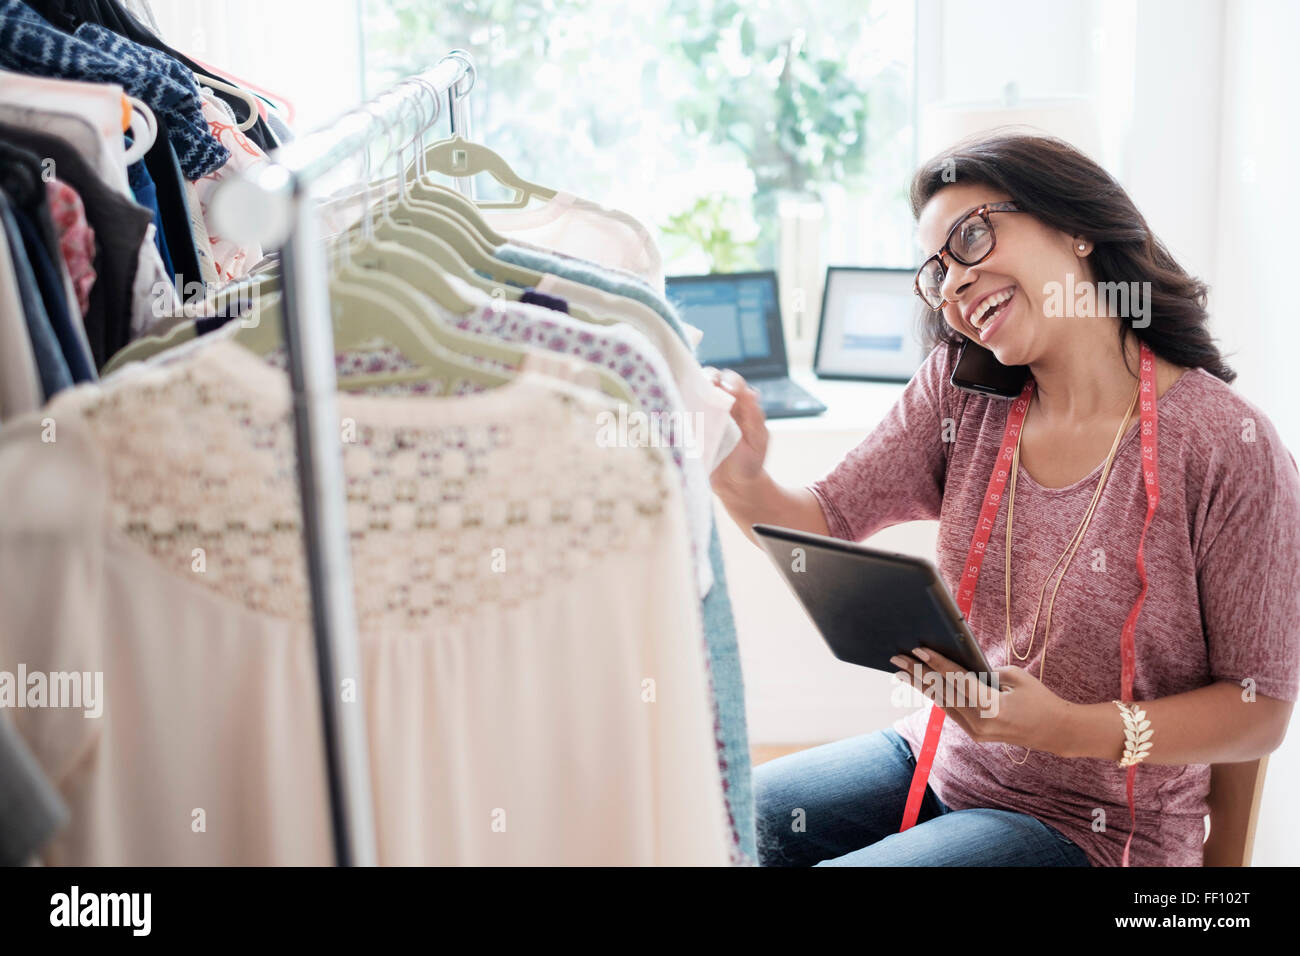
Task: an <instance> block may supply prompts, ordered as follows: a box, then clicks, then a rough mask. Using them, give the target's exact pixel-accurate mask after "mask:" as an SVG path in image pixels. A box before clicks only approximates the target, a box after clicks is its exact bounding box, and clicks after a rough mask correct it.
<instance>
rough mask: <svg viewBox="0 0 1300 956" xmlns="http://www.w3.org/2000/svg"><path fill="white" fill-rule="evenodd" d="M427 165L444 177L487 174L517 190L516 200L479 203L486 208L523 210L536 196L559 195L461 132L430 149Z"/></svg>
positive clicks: (541, 197) (426, 157)
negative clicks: (532, 180) (526, 177)
mask: <svg viewBox="0 0 1300 956" xmlns="http://www.w3.org/2000/svg"><path fill="white" fill-rule="evenodd" d="M424 164H425V166H426V167H427V168H428V169H430V170H432V171H433V172H435V173H442V174H443V175H444V176H453V177H458V178H459V177H469V176H477V175H478V174H479V173H487V174H488V175H489V176H491V177H492V178H493V179H495V180H496V181H497V182H499V183H500V184H501V185H502V186H505V187H507V188H509V189H513V190H515V191H516V195H515V198H513V199H508V200H504V201H497V202H480V203H478V206H479V207H480V208H482V209H521V208H523V207H524V206H527V205H528V203H529V200H531V199H533V198H534V197H536V198H538V199H554V198H555V193H556V191H555V190H554V189H550V188H548V187H546V186H539V185H538V184H537V183H530V182H528V181H527V180H526V179H523V178H522V177H520V176H519V174H518V173H516V172H515V171H514V170H513V169H511V168H510V164H509V163H507V162H506V161H505V160H504V159H502V158H501V157H500V156H499V155H497V154H496V153H494V152H493V151H492V150H490V149H488V148H487V147H486V146H484V145H482V144H480V143H471V142H470V141H469V140H467V139H465V138H464V137H462V136H460V135H456V136H453V137H451V138H450V139H444V140H440V141H438V142H436V143H434V144H433V145H431V146H430V147H429V148H428V149H426V150H425V151H424ZM498 245H499V243H498Z"/></svg>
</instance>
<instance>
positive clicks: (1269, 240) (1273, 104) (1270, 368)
mask: <svg viewBox="0 0 1300 956" xmlns="http://www.w3.org/2000/svg"><path fill="white" fill-rule="evenodd" d="M1222 36H1223V55H1222V81H1223V82H1222V90H1223V93H1222V103H1223V108H1222V120H1221V125H1220V128H1219V129H1218V131H1217V144H1218V149H1217V158H1218V170H1219V176H1218V184H1217V185H1218V189H1217V194H1211V195H1210V197H1209V198H1210V199H1211V200H1213V201H1214V204H1215V207H1216V219H1215V222H1216V225H1215V231H1216V236H1215V239H1216V243H1215V269H1214V272H1213V275H1212V282H1213V285H1214V289H1213V293H1212V300H1213V305H1214V309H1215V321H1216V329H1215V331H1216V334H1218V335H1219V336H1221V337H1222V338H1223V340H1224V344H1225V346H1226V347H1227V349H1228V350H1229V351H1235V352H1236V353H1237V354H1236V355H1235V356H1232V357H1231V358H1230V361H1231V363H1232V364H1233V365H1234V366H1235V367H1236V368H1237V371H1238V372H1239V373H1240V376H1241V377H1240V379H1239V380H1238V383H1237V387H1238V389H1239V390H1240V391H1241V392H1242V393H1243V394H1244V395H1246V396H1247V397H1248V398H1250V399H1251V400H1252V401H1254V402H1256V403H1257V404H1258V405H1259V406H1260V407H1261V408H1263V409H1264V410H1265V412H1266V413H1267V414H1268V416H1269V417H1270V418H1271V419H1272V420H1273V423H1274V424H1275V425H1277V427H1278V429H1279V430H1280V431H1281V433H1282V437H1283V439H1284V440H1285V441H1286V442H1287V444H1288V446H1289V447H1290V449H1291V451H1292V453H1293V454H1295V455H1296V457H1297V459H1300V375H1297V374H1296V371H1295V368H1294V367H1293V364H1292V356H1293V355H1294V354H1295V351H1296V350H1295V348H1294V347H1288V346H1287V344H1286V343H1287V342H1294V341H1295V340H1296V338H1297V331H1298V330H1300V325H1298V324H1297V317H1298V316H1300V310H1297V308H1296V306H1295V304H1294V302H1293V301H1290V297H1289V296H1288V295H1287V293H1286V288H1287V286H1288V284H1289V283H1290V281H1291V280H1293V279H1294V277H1295V276H1296V275H1297V273H1298V272H1300V270H1298V269H1297V266H1296V262H1295V254H1294V252H1293V251H1292V249H1290V248H1288V247H1287V242H1288V235H1289V234H1290V233H1292V232H1294V230H1293V229H1290V228H1288V226H1287V224H1289V223H1297V222H1300V196H1298V195H1297V193H1296V188H1295V178H1294V176H1295V170H1296V169H1297V161H1296V157H1297V155H1300V128H1298V127H1300V123H1298V122H1297V121H1298V120H1300V109H1298V108H1297V106H1296V104H1295V93H1294V88H1293V84H1292V83H1291V74H1292V72H1293V71H1294V69H1295V41H1296V39H1297V38H1298V37H1300V4H1296V3H1294V2H1290V0H1238V2H1229V3H1227V4H1226V5H1225V11H1224V19H1223V33H1222ZM1189 199H1194V197H1189ZM1296 584H1297V586H1300V582H1296ZM1298 803H1300V730H1297V729H1296V726H1295V722H1294V721H1293V723H1292V728H1291V734H1290V737H1289V739H1288V740H1287V742H1286V743H1285V744H1283V746H1282V748H1281V749H1280V750H1279V751H1277V752H1276V753H1274V754H1273V757H1272V759H1271V761H1270V762H1269V773H1268V778H1267V781H1266V783H1265V787H1264V802H1263V805H1262V807H1261V809H1260V819H1259V831H1258V833H1257V835H1256V841H1255V862H1256V864H1257V865H1290V866H1295V865H1296V864H1300V826H1298V825H1297V823H1296V821H1295V807H1296V805H1297V804H1298Z"/></svg>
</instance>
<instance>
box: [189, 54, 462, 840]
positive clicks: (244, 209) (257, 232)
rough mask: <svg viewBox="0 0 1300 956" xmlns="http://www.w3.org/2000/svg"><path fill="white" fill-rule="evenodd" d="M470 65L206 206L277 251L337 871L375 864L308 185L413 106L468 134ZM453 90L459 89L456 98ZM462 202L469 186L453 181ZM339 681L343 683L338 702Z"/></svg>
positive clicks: (433, 77) (323, 278)
mask: <svg viewBox="0 0 1300 956" xmlns="http://www.w3.org/2000/svg"><path fill="white" fill-rule="evenodd" d="M475 76H476V70H475V67H474V61H473V60H472V59H471V57H470V55H469V54H468V53H466V52H465V51H464V50H452V51H451V52H450V53H448V54H447V55H446V56H444V57H443V58H442V59H441V60H439V61H438V65H437V66H435V67H434V68H432V69H430V70H427V71H425V72H424V73H422V74H419V75H418V76H416V77H411V78H408V79H406V80H404V81H402V82H400V83H398V84H397V85H396V86H393V87H391V88H390V89H389V90H387V91H385V92H384V93H381V94H380V95H379V96H378V97H376V98H375V99H373V100H371V101H370V102H369V103H367V104H365V105H363V106H361V107H359V108H357V109H355V110H351V111H349V112H347V113H344V114H343V115H342V116H341V117H340V118H339V119H338V120H336V121H335V122H333V123H331V124H329V125H328V126H325V127H323V128H321V129H319V130H317V131H316V132H313V133H310V134H308V135H306V136H304V137H303V138H301V139H297V140H294V141H293V142H291V143H288V144H286V145H285V146H283V147H281V148H279V149H277V150H275V151H274V152H273V153H272V154H271V157H270V159H271V162H270V163H268V164H266V165H264V166H262V167H259V168H258V169H257V170H256V171H254V172H253V174H252V175H248V176H240V177H235V178H232V179H231V180H229V181H228V182H226V183H223V184H222V187H221V188H220V189H219V190H218V192H217V193H216V194H215V195H214V197H213V202H214V204H215V205H216V208H214V213H215V214H217V215H219V216H220V217H221V220H222V221H223V222H224V223H226V224H228V225H227V230H228V231H229V232H230V233H231V234H232V235H235V234H236V233H242V235H240V238H242V239H245V240H247V241H255V242H259V243H261V244H262V246H263V247H264V248H267V249H275V248H279V249H280V250H281V266H282V279H283V292H284V303H283V305H284V307H283V309H282V313H283V316H284V342H285V346H286V351H287V353H288V364H289V380H290V384H291V388H292V391H293V418H294V433H295V444H296V448H297V455H298V465H299V467H298V481H299V488H300V491H301V497H302V515H303V536H304V539H305V541H304V545H305V549H306V556H307V571H308V576H309V580H310V586H311V604H312V625H313V631H314V634H315V646H316V659H317V677H318V680H319V685H320V698H321V709H322V717H323V721H322V726H323V728H324V738H325V739H324V743H325V757H326V767H327V771H328V776H329V798H330V815H331V824H332V828H333V838H334V847H335V857H336V861H337V863H338V864H339V865H340V866H373V865H375V863H376V862H377V859H376V849H375V846H376V844H375V833H374V814H373V811H372V794H371V790H370V758H369V748H368V746H367V742H366V727H365V712H364V710H362V706H363V704H362V701H361V699H360V694H361V683H362V682H361V658H360V650H359V647H358V641H357V620H356V608H355V606H354V601H353V590H352V564H351V557H350V552H349V539H348V527H347V506H346V497H345V485H344V474H343V448H342V443H341V438H340V428H339V417H338V412H337V407H336V403H335V392H336V387H337V381H336V378H335V370H334V331H333V327H332V324H331V312H330V296H329V269H328V264H327V261H326V254H325V249H324V247H323V245H322V242H321V230H320V223H319V221H318V215H319V213H318V210H317V207H316V204H315V202H314V201H313V199H312V188H313V186H314V185H316V184H317V183H319V181H320V180H321V179H322V178H323V177H324V176H325V175H327V174H329V173H331V172H334V171H335V170H336V169H337V167H338V165H339V164H340V163H342V162H344V161H346V160H348V159H351V158H353V157H355V156H356V155H357V154H358V153H361V152H362V151H363V150H366V149H368V148H369V147H370V146H371V145H372V144H374V143H375V142H376V141H378V140H381V139H382V140H385V141H388V140H389V138H390V135H391V134H392V132H393V130H394V129H395V128H397V127H398V126H399V123H400V122H402V121H404V120H407V121H409V115H410V114H412V113H414V112H415V111H416V110H417V109H418V111H419V115H420V116H421V117H422V119H421V122H422V123H424V124H432V123H433V122H434V121H435V120H436V119H437V115H438V111H437V110H432V111H430V110H424V109H419V107H420V101H421V100H424V101H425V102H428V100H429V99H430V97H435V99H434V102H435V103H436V102H437V100H436V97H437V96H441V95H443V94H445V95H446V97H447V112H448V114H449V117H450V122H451V130H452V132H453V133H457V132H459V133H460V134H461V135H462V136H467V135H468V132H469V104H468V101H467V96H468V94H469V91H470V89H471V88H472V87H473V85H474V79H475ZM462 84H464V88H463V89H462ZM456 185H457V187H458V188H459V189H460V191H461V192H462V193H465V194H466V195H471V196H472V181H471V180H470V179H469V178H458V179H457V180H456ZM343 681H348V682H350V683H349V685H348V690H349V693H348V694H347V696H346V699H345V696H344V694H343V688H344V684H343V683H342V682H343Z"/></svg>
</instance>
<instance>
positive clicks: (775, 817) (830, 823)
mask: <svg viewBox="0 0 1300 956" xmlns="http://www.w3.org/2000/svg"><path fill="white" fill-rule="evenodd" d="M915 769H916V758H915V757H913V756H912V749H911V747H909V746H908V745H907V741H905V740H904V739H903V738H902V737H901V736H900V735H899V734H898V733H897V732H896V731H894V730H892V729H888V730H878V731H876V732H875V733H871V734H866V735H864V736H861V737H852V738H850V739H848V740H840V741H837V742H836V743H832V744H826V745H825V746H822V747H814V748H812V749H811V750H805V751H802V752H800V753H794V754H790V755H788V756H785V757H781V758H778V759H777V760H773V761H771V762H769V763H765V764H762V765H760V766H757V767H755V768H754V800H755V804H756V809H757V813H758V819H757V825H758V859H759V863H760V864H761V865H763V866H813V865H822V866H1088V865H1090V864H1089V862H1088V858H1087V856H1085V855H1084V852H1083V851H1082V850H1080V849H1079V848H1078V847H1077V846H1075V845H1074V844H1073V843H1072V842H1070V841H1069V840H1068V839H1066V837H1065V835H1064V834H1062V833H1061V832H1060V831H1058V830H1056V829H1054V828H1052V827H1050V826H1048V825H1047V824H1045V823H1042V822H1041V821H1039V820H1037V819H1035V818H1034V817H1031V816H1029V815H1028V814H1024V813H1014V812H1012V811H1010V810H991V809H985V808H976V809H973V810H953V809H952V808H951V807H949V806H947V805H946V804H944V802H943V801H942V800H940V799H939V798H938V797H937V796H936V795H935V793H934V791H933V790H931V789H930V788H929V787H926V789H925V797H924V798H923V799H922V801H921V812H920V814H919V816H918V817H917V822H916V825H915V826H913V827H912V828H911V829H910V830H908V831H907V832H905V833H899V832H898V828H899V826H900V825H902V822H903V807H904V805H905V804H906V803H907V790H908V787H909V785H910V784H911V782H912V771H914V770H915Z"/></svg>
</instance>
